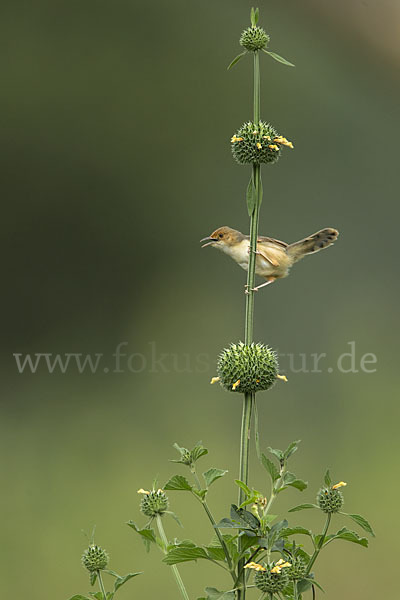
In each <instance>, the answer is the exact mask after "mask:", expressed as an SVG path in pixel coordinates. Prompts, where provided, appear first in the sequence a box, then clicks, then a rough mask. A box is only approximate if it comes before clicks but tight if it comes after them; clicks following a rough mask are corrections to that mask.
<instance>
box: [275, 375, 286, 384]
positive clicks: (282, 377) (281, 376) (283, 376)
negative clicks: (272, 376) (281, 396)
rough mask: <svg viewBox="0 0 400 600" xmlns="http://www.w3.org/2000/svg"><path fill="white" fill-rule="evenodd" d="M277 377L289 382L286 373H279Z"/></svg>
mask: <svg viewBox="0 0 400 600" xmlns="http://www.w3.org/2000/svg"><path fill="white" fill-rule="evenodd" d="M276 377H277V379H281V380H282V381H285V382H286V383H287V380H288V378H287V377H286V375H277V376H276Z"/></svg>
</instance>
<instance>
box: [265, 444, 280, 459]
mask: <svg viewBox="0 0 400 600" xmlns="http://www.w3.org/2000/svg"><path fill="white" fill-rule="evenodd" d="M267 450H268V452H270V453H271V454H273V455H274V456H276V458H277V459H278V460H279V462H283V452H282V450H278V448H271V446H269V447H268V448H267Z"/></svg>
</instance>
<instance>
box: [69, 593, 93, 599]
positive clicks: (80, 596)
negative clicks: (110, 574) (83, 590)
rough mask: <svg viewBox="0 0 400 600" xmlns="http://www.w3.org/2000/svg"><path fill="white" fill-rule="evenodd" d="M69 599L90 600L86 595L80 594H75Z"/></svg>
mask: <svg viewBox="0 0 400 600" xmlns="http://www.w3.org/2000/svg"><path fill="white" fill-rule="evenodd" d="M69 600H90V598H88V597H87V596H82V595H81V594H77V595H76V596H72V598H70V599H69Z"/></svg>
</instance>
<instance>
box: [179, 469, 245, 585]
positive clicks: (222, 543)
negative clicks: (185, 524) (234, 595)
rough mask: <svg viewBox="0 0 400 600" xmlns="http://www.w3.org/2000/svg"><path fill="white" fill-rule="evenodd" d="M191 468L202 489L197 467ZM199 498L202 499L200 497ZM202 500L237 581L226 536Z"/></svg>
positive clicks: (230, 569)
mask: <svg viewBox="0 0 400 600" xmlns="http://www.w3.org/2000/svg"><path fill="white" fill-rule="evenodd" d="M190 470H191V471H192V473H193V476H194V479H195V482H196V485H197V488H198V489H199V490H201V482H200V479H199V477H198V475H197V472H196V467H195V466H194V465H193V466H192V467H191V469H190ZM196 497H197V496H196ZM199 500H200V498H199ZM200 502H201V503H202V505H203V508H204V510H205V512H206V514H207V517H208V518H209V520H210V523H211V524H212V526H213V529H214V531H215V533H216V535H217V538H218V540H219V543H220V544H221V547H222V549H223V551H224V554H225V558H226V562H227V564H228V567H229V571H230V573H231V576H232V579H233V581H236V573H235V570H234V568H233V564H232V559H231V555H230V554H229V550H228V546H227V545H226V543H225V540H224V538H223V536H222V534H221V532H220V530H219V529H218V527H217V522H216V520H215V519H214V517H213V514H212V512H211V510H210V508H209V506H208V504H207V502H206V500H205V499H204V500H200Z"/></svg>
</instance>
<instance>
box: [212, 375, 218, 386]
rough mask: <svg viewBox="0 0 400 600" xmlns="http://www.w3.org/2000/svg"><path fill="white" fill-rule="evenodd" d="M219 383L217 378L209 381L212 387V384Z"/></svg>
mask: <svg viewBox="0 0 400 600" xmlns="http://www.w3.org/2000/svg"><path fill="white" fill-rule="evenodd" d="M218 381H219V377H213V378H212V379H211V381H210V383H211V385H213V383H218Z"/></svg>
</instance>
